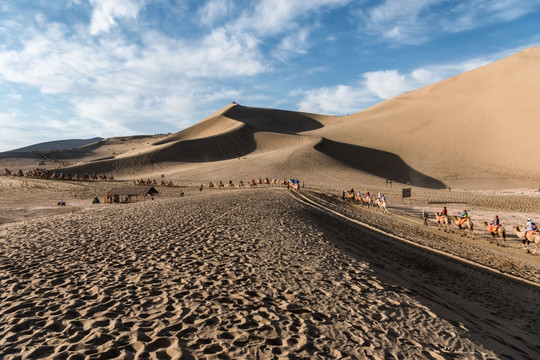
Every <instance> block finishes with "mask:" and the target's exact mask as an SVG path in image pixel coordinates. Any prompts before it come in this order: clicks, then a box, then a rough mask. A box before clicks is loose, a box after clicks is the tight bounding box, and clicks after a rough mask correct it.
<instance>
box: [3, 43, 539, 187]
mask: <svg viewBox="0 0 540 360" xmlns="http://www.w3.org/2000/svg"><path fill="white" fill-rule="evenodd" d="M539 62H540V48H531V49H527V50H525V51H522V52H519V53H517V54H515V55H513V56H510V57H508V58H506V59H503V60H500V61H498V62H496V63H493V64H490V65H487V66H484V67H482V68H478V69H476V70H473V71H469V72H467V73H463V74H461V75H459V76H456V77H453V78H450V79H447V80H444V81H441V82H439V83H436V84H433V85H431V86H427V87H425V88H422V89H419V90H416V91H413V92H410V93H407V94H403V95H400V96H397V97H395V98H392V99H389V100H387V101H384V102H382V103H380V104H378V105H375V106H373V107H371V108H369V109H366V110H364V111H361V112H359V113H357V114H353V115H348V116H324V115H317V114H307V113H299V112H294V111H284V110H275V109H264V108H254V107H247V106H241V105H239V104H236V103H231V104H229V105H227V106H225V107H224V108H222V109H220V110H218V111H217V112H215V113H214V114H212V115H210V116H208V117H207V118H205V119H203V120H202V121H200V122H199V123H197V124H195V125H193V126H191V127H189V128H187V129H184V130H182V131H179V132H177V133H174V134H168V135H156V136H148V137H126V138H112V139H106V140H104V141H100V142H97V143H94V144H91V145H87V146H84V147H81V148H78V149H71V150H69V151H58V152H54V153H47V154H45V157H48V158H49V159H50V160H52V161H50V162H49V163H48V166H49V167H63V168H64V169H63V170H64V171H66V172H78V173H82V172H88V173H102V172H113V173H115V174H116V175H117V177H122V178H127V179H132V178H139V177H153V176H156V174H160V173H161V174H162V173H167V174H168V176H169V177H171V178H173V179H175V180H182V179H198V180H199V181H204V180H212V178H208V177H209V176H214V178H213V180H216V178H215V177H216V176H217V177H220V178H237V179H238V178H246V177H250V176H275V177H279V178H281V177H290V176H292V177H301V178H302V179H304V180H305V181H307V182H309V183H311V184H316V185H321V184H323V183H327V182H328V181H332V179H336V178H337V179H342V181H343V183H347V182H349V181H350V180H351V179H360V180H361V181H362V182H369V181H371V182H379V183H380V182H381V181H384V180H385V179H392V180H394V181H397V182H401V183H411V184H413V185H416V186H421V187H431V188H445V187H446V186H452V187H454V188H455V187H461V188H496V187H499V188H500V187H522V186H527V187H530V186H536V185H537V184H536V182H537V181H538V178H539V177H540V167H539V165H540V151H539V150H540V145H539V141H538V136H537V134H540V121H538V120H537V116H538V114H540V102H538V101H537V99H536V97H535V95H536V94H538V93H540V67H538V66H537V64H538V63H539ZM25 158H26V159H25ZM19 160H20V166H21V167H25V168H29V167H31V166H32V165H34V160H35V157H32V158H31V159H28V156H26V155H25V156H22V155H21V156H20V158H19ZM238 160H241V161H238ZM0 165H2V166H11V167H13V166H17V165H18V163H17V158H16V156H15V155H12V156H11V157H10V158H8V157H6V156H2V157H0ZM66 165H70V166H71V167H68V168H66ZM248 170H249V171H248Z"/></svg>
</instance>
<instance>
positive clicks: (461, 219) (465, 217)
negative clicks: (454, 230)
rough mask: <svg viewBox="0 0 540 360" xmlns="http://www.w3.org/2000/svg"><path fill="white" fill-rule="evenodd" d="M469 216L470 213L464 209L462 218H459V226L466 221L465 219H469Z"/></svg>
mask: <svg viewBox="0 0 540 360" xmlns="http://www.w3.org/2000/svg"><path fill="white" fill-rule="evenodd" d="M468 218H469V213H468V212H467V210H463V214H461V218H460V219H459V222H458V226H461V224H463V222H465V220H467V219H468Z"/></svg>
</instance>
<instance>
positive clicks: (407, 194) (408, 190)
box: [401, 188, 411, 198]
mask: <svg viewBox="0 0 540 360" xmlns="http://www.w3.org/2000/svg"><path fill="white" fill-rule="evenodd" d="M401 197H402V198H406V197H411V188H406V189H403V190H402V193H401Z"/></svg>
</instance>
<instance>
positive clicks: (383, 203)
mask: <svg viewBox="0 0 540 360" xmlns="http://www.w3.org/2000/svg"><path fill="white" fill-rule="evenodd" d="M377 205H379V209H381V210H382V213H383V214H388V207H387V206H386V201H384V200H382V199H378V200H377Z"/></svg>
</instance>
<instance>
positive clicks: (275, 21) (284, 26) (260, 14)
mask: <svg viewBox="0 0 540 360" xmlns="http://www.w3.org/2000/svg"><path fill="white" fill-rule="evenodd" d="M349 2H351V0H311V1H305V0H261V1H259V2H257V3H256V4H255V6H254V7H253V8H248V9H246V11H245V12H244V13H243V14H242V16H241V17H240V18H239V19H238V21H237V22H236V23H235V24H234V28H235V29H237V30H240V31H254V32H255V33H257V34H259V35H262V36H271V35H277V34H281V33H286V32H288V31H289V30H291V29H294V28H296V27H297V23H296V20H297V19H298V18H300V17H304V18H307V17H310V16H314V13H317V12H319V11H323V10H324V9H328V8H334V7H340V6H343V5H346V4H348V3H349Z"/></svg>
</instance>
